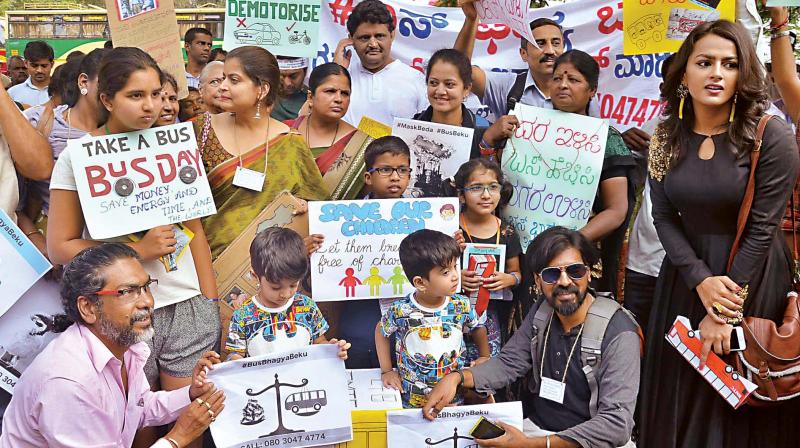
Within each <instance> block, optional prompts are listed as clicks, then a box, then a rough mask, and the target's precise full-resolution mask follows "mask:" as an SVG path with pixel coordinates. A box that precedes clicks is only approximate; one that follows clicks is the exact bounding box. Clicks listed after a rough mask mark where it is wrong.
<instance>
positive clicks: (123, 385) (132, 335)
mask: <svg viewBox="0 0 800 448" xmlns="http://www.w3.org/2000/svg"><path fill="white" fill-rule="evenodd" d="M155 283H157V281H156V280H155V279H153V278H150V276H149V275H148V274H147V272H145V270H144V269H143V268H142V265H141V263H140V262H139V256H138V254H137V252H136V251H135V250H133V249H132V248H130V247H129V246H127V245H125V244H119V243H108V244H101V245H98V246H93V247H90V248H87V249H84V250H83V251H81V252H80V253H78V254H77V255H76V256H75V258H73V259H72V260H71V261H70V263H69V264H68V265H67V266H66V267H65V269H64V276H63V278H62V284H61V299H62V302H63V305H64V311H65V313H66V314H67V316H68V317H69V318H70V319H71V320H72V322H74V323H73V324H72V325H71V326H70V327H69V328H67V330H66V331H64V333H62V334H61V335H60V336H58V337H57V338H56V339H54V340H53V341H52V342H51V343H50V344H49V345H48V346H47V347H46V348H45V349H44V350H43V351H42V352H41V353H40V354H39V355H38V356H37V357H36V359H35V360H34V361H33V363H32V364H31V365H30V367H28V369H27V370H25V372H24V373H23V375H22V377H21V378H20V380H19V382H18V383H17V385H16V387H15V388H14V396H13V398H12V399H11V403H10V404H9V406H8V409H7V410H6V414H5V418H4V419H3V433H2V435H0V447H2V448H11V447H13V448H27V447H31V448H32V447H65V448H66V447H76V448H77V447H87V446H97V447H100V446H103V447H112V446H113V447H122V446H126V447H127V446H131V444H132V443H133V437H134V435H135V434H136V431H137V430H138V429H140V428H142V427H146V426H158V425H165V424H168V423H172V422H176V423H175V426H174V427H173V428H172V430H170V432H169V433H168V434H167V435H166V436H165V437H164V438H162V439H160V440H159V441H158V442H156V444H155V445H153V447H163V448H170V447H173V448H182V447H185V446H186V445H187V444H188V443H190V442H191V441H193V440H194V439H196V438H197V437H198V436H200V435H201V434H202V433H203V431H205V429H206V428H208V425H209V424H210V423H211V422H212V421H213V420H214V419H215V418H216V416H217V415H218V414H219V413H220V412H221V411H222V409H223V408H224V404H223V402H224V400H225V397H224V395H223V393H222V391H217V390H216V389H215V388H214V385H213V384H211V383H210V382H208V381H206V372H207V371H208V369H211V368H212V367H213V365H214V364H216V363H218V362H219V361H220V360H219V355H218V354H216V353H214V352H206V353H205V354H204V355H203V356H202V357H201V358H200V359H199V360H198V361H197V364H196V365H195V368H194V372H193V376H192V384H191V385H190V386H186V387H184V388H182V389H178V390H174V391H170V392H163V391H162V392H151V391H150V385H149V384H148V382H147V379H146V378H145V374H144V370H143V367H144V364H145V362H146V361H147V357H148V356H149V354H150V349H149V348H148V347H147V344H146V343H145V341H147V340H148V339H150V338H152V337H153V326H152V316H153V296H152V295H151V294H150V287H151V285H153V284H155ZM176 419H177V421H176Z"/></svg>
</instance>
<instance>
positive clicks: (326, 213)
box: [308, 198, 458, 302]
mask: <svg viewBox="0 0 800 448" xmlns="http://www.w3.org/2000/svg"><path fill="white" fill-rule="evenodd" d="M308 213H309V215H308V217H309V232H310V233H311V234H321V235H325V242H324V243H323V244H322V247H321V248H320V249H319V250H317V251H316V252H315V253H314V254H313V255H311V288H312V290H313V291H314V300H315V301H317V302H323V301H327V300H350V299H370V298H371V299H376V298H390V297H402V296H404V295H406V294H408V293H409V292H411V291H412V290H413V287H412V285H411V283H410V282H409V281H408V278H406V275H405V273H404V272H403V267H402V266H401V265H400V256H399V253H398V250H399V247H400V242H401V241H402V240H403V238H405V237H406V236H407V235H408V234H410V233H413V232H415V231H417V230H420V229H432V230H438V231H440V232H443V233H445V234H447V235H453V234H454V233H455V231H456V230H458V199H456V198H426V199H370V200H358V201H313V202H310V203H309V204H308Z"/></svg>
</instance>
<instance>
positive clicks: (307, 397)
mask: <svg viewBox="0 0 800 448" xmlns="http://www.w3.org/2000/svg"><path fill="white" fill-rule="evenodd" d="M327 404H328V397H327V394H326V393H325V391H324V390H322V389H320V390H310V391H303V392H295V393H293V394H291V395H289V396H288V397H286V401H285V402H284V406H285V408H286V410H287V411H292V412H294V413H295V414H297V415H302V416H308V415H314V414H316V413H317V412H319V411H320V409H322V407H323V406H325V405H327ZM312 409H313V411H311V410H312Z"/></svg>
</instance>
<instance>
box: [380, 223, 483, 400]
mask: <svg viewBox="0 0 800 448" xmlns="http://www.w3.org/2000/svg"><path fill="white" fill-rule="evenodd" d="M399 251H400V264H401V265H402V267H403V271H404V272H405V274H406V277H408V280H409V281H410V282H411V284H412V285H414V291H412V292H411V293H409V294H408V295H407V296H406V297H402V298H400V299H397V300H395V301H394V303H393V304H392V305H391V306H390V307H389V309H388V310H386V311H385V312H384V313H383V317H381V321H380V323H378V325H376V326H375V346H376V347H377V349H378V359H379V360H380V367H381V380H382V382H383V385H384V386H386V387H391V388H394V389H398V390H400V396H401V398H402V401H403V407H404V408H418V407H422V406H423V405H424V404H425V400H426V395H427V394H428V393H429V392H430V390H431V389H432V388H433V387H434V386H435V385H436V383H438V382H439V380H441V379H442V378H444V376H445V375H447V374H448V373H450V372H459V371H461V369H463V368H464V367H466V366H468V365H469V364H468V363H467V362H466V360H465V359H464V351H465V343H464V335H465V333H470V334H471V335H472V338H473V340H474V341H475V342H476V344H477V346H478V348H479V352H480V356H482V357H488V356H489V344H488V341H487V339H486V329H485V328H484V327H483V326H481V325H480V323H479V322H478V316H477V315H476V314H475V310H474V309H473V308H472V305H471V304H470V301H469V299H468V298H467V297H464V296H462V295H459V294H456V291H457V288H458V280H459V276H458V267H457V266H458V261H459V258H460V257H461V249H460V247H459V245H458V243H457V242H456V241H455V239H453V237H451V236H449V235H445V234H444V233H442V232H438V231H435V230H430V229H422V230H417V231H416V232H414V233H412V234H410V235H408V236H407V237H405V238H404V239H403V241H402V242H401V243H400V249H399ZM392 336H393V337H394V340H395V343H394V347H395V352H396V356H395V360H396V362H397V370H395V369H393V368H392V359H391V352H390V349H391V348H390V343H391V342H390V337H392ZM462 401H463V400H462V398H461V397H460V396H456V398H455V399H454V400H453V403H452V404H460V403H461V402H462Z"/></svg>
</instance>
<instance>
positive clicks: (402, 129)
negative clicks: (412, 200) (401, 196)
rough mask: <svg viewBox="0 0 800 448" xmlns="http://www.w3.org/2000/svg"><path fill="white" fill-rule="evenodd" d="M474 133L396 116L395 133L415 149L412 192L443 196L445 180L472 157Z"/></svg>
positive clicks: (410, 147)
mask: <svg viewBox="0 0 800 448" xmlns="http://www.w3.org/2000/svg"><path fill="white" fill-rule="evenodd" d="M474 132H475V130H474V129H470V128H462V127H461V126H450V125H446V124H437V123H428V122H426V121H417V120H408V119H405V118H395V119H394V126H392V135H395V136H397V137H400V138H402V139H403V141H404V142H406V144H407V145H408V148H409V149H410V150H411V169H412V170H413V171H412V172H411V182H409V184H408V192H409V193H410V195H411V196H413V197H437V196H443V194H442V181H443V180H444V179H446V178H448V177H450V176H452V175H454V174H456V171H458V168H459V167H460V166H461V165H462V164H463V163H465V162H466V161H468V160H469V155H470V152H471V150H472V134H473V133H474Z"/></svg>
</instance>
